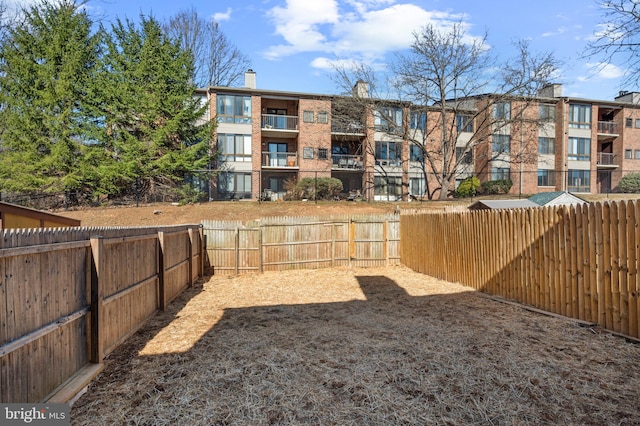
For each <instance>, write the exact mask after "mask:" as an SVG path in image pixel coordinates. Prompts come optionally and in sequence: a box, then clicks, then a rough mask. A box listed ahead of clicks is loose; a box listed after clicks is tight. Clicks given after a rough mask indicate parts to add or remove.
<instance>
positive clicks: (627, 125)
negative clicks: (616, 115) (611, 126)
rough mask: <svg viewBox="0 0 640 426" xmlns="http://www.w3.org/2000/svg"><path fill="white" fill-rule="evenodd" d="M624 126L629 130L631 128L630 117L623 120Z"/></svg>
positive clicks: (631, 120)
mask: <svg viewBox="0 0 640 426" xmlns="http://www.w3.org/2000/svg"><path fill="white" fill-rule="evenodd" d="M624 125H625V126H626V127H627V128H629V129H630V128H631V127H633V118H631V117H627V118H625V119H624Z"/></svg>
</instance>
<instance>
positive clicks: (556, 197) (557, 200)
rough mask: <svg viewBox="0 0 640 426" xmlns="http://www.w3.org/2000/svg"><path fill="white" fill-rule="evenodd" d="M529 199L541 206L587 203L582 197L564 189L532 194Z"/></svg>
mask: <svg viewBox="0 0 640 426" xmlns="http://www.w3.org/2000/svg"><path fill="white" fill-rule="evenodd" d="M529 200H531V201H533V202H534V203H536V204H538V205H541V206H547V205H570V204H586V203H587V202H586V201H585V200H583V199H582V198H580V197H577V196H575V195H573V194H571V193H570V192H565V191H555V192H541V193H539V194H535V195H532V196H531V197H529Z"/></svg>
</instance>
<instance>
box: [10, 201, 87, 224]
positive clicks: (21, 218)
mask: <svg viewBox="0 0 640 426" xmlns="http://www.w3.org/2000/svg"><path fill="white" fill-rule="evenodd" d="M67 226H80V221H79V220H77V219H71V218H69V217H64V216H60V215H57V214H53V213H48V212H43V211H41V210H36V209H30V208H28V207H23V206H19V205H16V204H10V203H5V202H3V201H0V229H9V228H59V227H67Z"/></svg>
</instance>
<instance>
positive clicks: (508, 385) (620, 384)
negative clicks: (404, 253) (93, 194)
mask: <svg viewBox="0 0 640 426" xmlns="http://www.w3.org/2000/svg"><path fill="white" fill-rule="evenodd" d="M106 363H107V365H106V368H105V371H104V372H103V373H102V374H101V376H100V377H99V378H98V379H97V380H96V381H95V383H94V384H92V385H91V387H90V389H89V391H88V392H87V393H86V394H85V395H84V396H82V397H81V398H80V400H79V401H78V402H76V404H75V405H74V406H73V408H72V412H71V416H72V423H73V424H78V425H79V424H83V425H94V424H145V425H151V424H158V425H160V424H163V425H164V424H166V425H213V424H221V425H222V424H237V425H267V424H309V425H317V424H325V425H349V424H353V425H362V424H372V425H383V424H392V425H398V424H415V425H426V424H452V425H461V424H501V425H513V424H533V425H543V424H564V425H570V424H575V425H578V424H579V425H588V424H593V425H602V424H627V425H631V424H640V423H639V422H640V420H639V419H640V417H639V411H638V398H637V396H638V389H640V370H639V369H638V366H639V365H640V345H634V344H630V343H627V342H625V340H624V339H621V338H618V337H614V336H612V335H610V334H607V333H601V332H600V331H599V330H594V329H590V328H585V327H580V326H578V325H576V324H575V323H573V322H571V321H569V320H563V319H558V318H552V317H548V316H544V315H540V314H536V313H532V312H530V311H527V310H524V309H522V308H520V307H517V306H512V305H508V304H503V303H500V302H496V301H493V300H491V299H489V298H487V297H485V296H483V295H481V294H478V293H476V292H474V291H472V290H470V289H468V288H465V287H462V286H459V285H456V284H451V283H447V282H443V281H439V280H436V279H433V278H431V277H427V276H424V275H421V274H417V273H414V272H412V271H410V270H409V269H406V268H403V267H397V268H380V269H325V270H312V271H291V272H286V273H282V272H279V273H265V274H262V275H252V276H244V277H231V278H228V277H214V278H212V279H210V280H209V281H208V282H206V283H204V284H203V285H200V286H197V287H196V288H195V289H193V290H190V291H188V292H186V293H185V294H183V295H182V296H181V297H180V298H179V299H178V300H177V301H176V302H174V303H173V304H172V305H171V307H170V309H169V311H167V312H165V313H162V314H159V315H157V316H155V317H154V318H153V319H152V320H151V321H150V322H149V323H148V324H147V325H145V327H144V328H143V329H141V330H140V331H139V332H138V333H137V334H136V335H134V336H133V337H132V338H131V339H129V340H128V341H127V342H126V343H125V344H124V345H123V346H121V347H120V348H119V349H118V350H117V351H116V352H114V353H113V354H112V355H111V356H110V357H109V359H108V360H107V361H106Z"/></svg>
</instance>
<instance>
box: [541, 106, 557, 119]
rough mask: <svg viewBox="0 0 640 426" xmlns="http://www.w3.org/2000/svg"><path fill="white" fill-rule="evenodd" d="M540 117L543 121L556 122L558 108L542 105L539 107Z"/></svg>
mask: <svg viewBox="0 0 640 426" xmlns="http://www.w3.org/2000/svg"><path fill="white" fill-rule="evenodd" d="M538 116H539V118H540V120H541V121H555V119H556V106H555V105H553V104H540V105H539V106H538Z"/></svg>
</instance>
